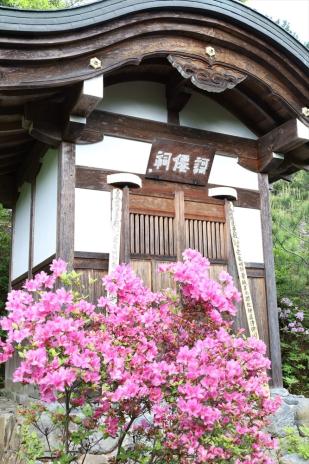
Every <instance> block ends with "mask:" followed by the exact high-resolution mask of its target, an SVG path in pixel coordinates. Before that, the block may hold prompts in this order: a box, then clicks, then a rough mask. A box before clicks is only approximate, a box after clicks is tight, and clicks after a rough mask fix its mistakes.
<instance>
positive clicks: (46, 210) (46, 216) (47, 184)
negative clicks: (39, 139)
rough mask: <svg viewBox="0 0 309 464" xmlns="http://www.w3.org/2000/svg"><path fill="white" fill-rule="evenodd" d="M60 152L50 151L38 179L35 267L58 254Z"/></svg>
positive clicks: (35, 211)
mask: <svg viewBox="0 0 309 464" xmlns="http://www.w3.org/2000/svg"><path fill="white" fill-rule="evenodd" d="M57 176H58V151H57V150H52V149H50V150H48V152H47V153H46V155H45V156H44V158H43V164H42V167H41V169H40V172H39V174H38V176H37V178H36V192H35V206H34V237H33V265H34V266H36V265H37V264H40V263H41V262H42V261H44V260H45V259H47V258H49V256H51V255H53V254H54V253H56V237H57Z"/></svg>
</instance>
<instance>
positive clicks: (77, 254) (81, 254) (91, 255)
mask: <svg viewBox="0 0 309 464" xmlns="http://www.w3.org/2000/svg"><path fill="white" fill-rule="evenodd" d="M108 256H109V255H108V253H97V252H93V251H74V259H75V258H81V259H83V258H84V259H108Z"/></svg>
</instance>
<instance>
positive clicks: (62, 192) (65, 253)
mask: <svg viewBox="0 0 309 464" xmlns="http://www.w3.org/2000/svg"><path fill="white" fill-rule="evenodd" d="M74 215H75V145H74V144H72V143H68V142H62V143H61V145H60V151H59V162H58V211H57V252H56V256H57V258H61V259H63V260H64V261H66V262H67V263H68V269H69V270H71V269H72V268H73V262H74Z"/></svg>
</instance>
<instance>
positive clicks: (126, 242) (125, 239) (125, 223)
mask: <svg viewBox="0 0 309 464" xmlns="http://www.w3.org/2000/svg"><path fill="white" fill-rule="evenodd" d="M129 196H130V191H129V187H124V188H123V189H122V218H121V236H120V263H129V262H130V211H129Z"/></svg>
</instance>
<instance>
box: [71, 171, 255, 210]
mask: <svg viewBox="0 0 309 464" xmlns="http://www.w3.org/2000/svg"><path fill="white" fill-rule="evenodd" d="M113 172H118V171H107V170H105V169H100V168H91V167H86V166H76V188H83V189H92V190H102V191H108V192H110V191H111V190H112V189H111V187H110V185H108V184H107V183H106V176H107V175H108V174H110V173H113ZM139 177H140V178H141V179H142V182H143V187H142V188H141V189H135V190H134V191H132V193H133V194H134V195H148V194H149V195H151V196H157V197H160V198H162V197H164V198H173V197H174V192H175V186H176V185H181V188H183V190H184V193H185V199H186V200H187V199H189V198H187V197H188V196H190V197H192V198H190V201H202V202H205V203H213V204H218V205H222V204H223V200H216V199H214V198H212V197H209V196H208V189H209V188H212V187H218V185H213V184H208V185H207V188H204V189H201V187H197V186H192V185H190V186H189V185H185V184H177V183H175V182H167V181H158V180H153V179H146V178H145V176H144V175H141V174H139ZM159 186H160V189H158V187H159ZM236 190H237V194H238V199H237V201H236V202H235V206H239V207H241V208H254V209H260V193H259V192H258V191H255V190H248V189H241V188H237V189H236Z"/></svg>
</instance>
